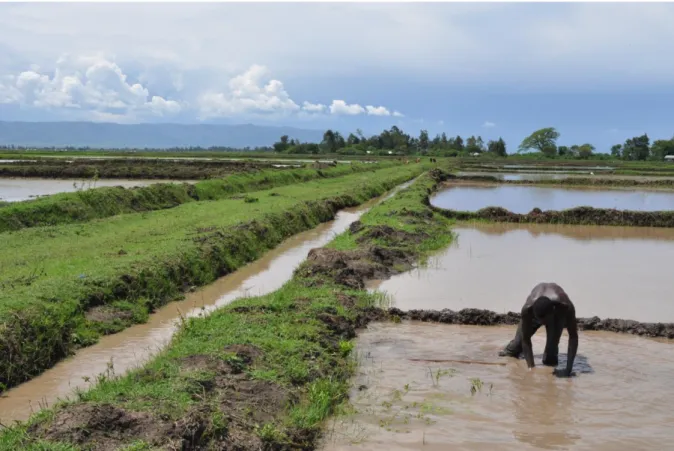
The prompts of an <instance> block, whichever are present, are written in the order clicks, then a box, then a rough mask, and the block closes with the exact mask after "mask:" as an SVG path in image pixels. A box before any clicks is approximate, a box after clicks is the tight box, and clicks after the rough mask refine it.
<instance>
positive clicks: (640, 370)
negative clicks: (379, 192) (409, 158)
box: [322, 186, 674, 451]
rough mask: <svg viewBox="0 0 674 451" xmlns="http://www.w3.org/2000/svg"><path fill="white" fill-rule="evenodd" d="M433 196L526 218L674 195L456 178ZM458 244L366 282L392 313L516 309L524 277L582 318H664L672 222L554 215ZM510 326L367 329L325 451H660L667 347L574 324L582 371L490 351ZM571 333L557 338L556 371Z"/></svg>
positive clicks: (487, 229)
mask: <svg viewBox="0 0 674 451" xmlns="http://www.w3.org/2000/svg"><path fill="white" fill-rule="evenodd" d="M431 202H432V203H433V205H435V206H437V207H441V208H452V209H464V210H467V211H475V210H477V209H479V208H482V207H486V206H505V207H506V208H509V209H511V210H514V211H522V212H526V211H529V210H531V208H533V207H539V208H541V209H551V208H568V207H576V206H580V205H592V206H596V207H601V206H604V207H606V206H610V207H614V206H615V207H617V208H619V209H635V210H642V211H648V210H656V209H662V210H674V193H672V194H662V193H650V192H649V193H641V192H635V191H618V190H606V189H604V190H603V191H600V190H568V189H560V188H547V187H546V188H537V187H520V186H498V187H496V188H482V187H478V188H473V187H464V186H460V187H452V188H449V189H446V190H444V191H442V192H439V193H437V195H435V196H434V197H433V198H432V200H431ZM453 230H454V232H455V233H456V239H455V240H454V242H453V244H452V245H451V246H450V247H449V248H447V249H444V250H442V251H440V252H437V253H435V254H434V255H433V256H432V257H431V258H430V260H429V262H428V264H426V265H424V266H423V267H418V268H416V269H414V270H412V271H409V272H406V273H403V274H399V275H396V276H393V277H392V278H390V279H387V280H384V281H371V282H370V283H369V286H368V288H369V289H377V290H379V291H383V292H385V293H387V294H388V296H389V299H390V302H391V304H392V307H396V308H398V309H400V310H403V311H407V310H411V309H419V310H421V309H432V310H441V309H451V310H454V311H458V310H461V309H463V308H478V309H488V310H492V311H495V312H498V313H506V312H508V311H512V312H519V310H520V309H521V307H522V304H523V303H524V300H525V298H526V296H527V295H528V294H529V292H530V290H531V289H532V288H533V286H534V285H535V284H537V283H539V282H542V281H554V282H557V283H559V284H560V285H561V286H562V287H564V288H565V289H566V290H567V291H568V293H569V295H570V297H571V299H572V301H574V303H575V305H576V310H577V314H578V316H579V317H591V316H594V315H597V316H599V317H601V318H607V317H609V318H624V319H631V320H637V321H642V322H674V305H672V303H671V282H670V281H671V275H670V270H669V268H670V266H671V261H672V260H671V259H672V256H673V255H674V229H671V228H647V227H608V226H575V225H557V224H507V223H458V224H457V225H456V226H455V227H454V228H453ZM514 333H515V326H490V327H479V326H467V325H447V324H438V323H433V322H418V321H408V320H405V321H403V322H402V324H395V323H392V322H389V323H376V324H371V325H369V326H368V328H367V329H366V330H364V331H362V332H361V333H360V334H359V335H358V338H357V339H356V351H355V354H356V355H355V358H356V360H357V361H358V363H359V367H358V371H357V374H356V376H355V377H354V380H353V383H352V389H351V394H350V396H351V399H350V401H351V411H348V412H347V413H346V414H343V415H340V416H337V417H335V418H334V419H333V420H332V421H331V423H330V424H329V425H328V426H327V428H326V429H327V430H326V436H325V437H324V441H323V444H322V449H323V450H325V451H338V450H339V451H342V450H354V449H355V450H412V449H414V450H416V449H424V450H425V449H428V450H445V449H452V450H471V451H480V450H493V449H499V450H518V451H519V450H534V449H536V450H540V449H555V450H557V449H558V450H611V451H613V450H633V449H639V450H653V451H655V450H663V449H669V448H671V443H672V440H674V432H673V431H672V429H671V424H672V422H674V410H672V408H671V406H672V404H674V389H672V386H671V374H672V371H674V343H672V341H671V340H667V339H664V338H645V337H639V336H635V335H629V334H618V333H612V332H598V331H581V332H580V345H579V351H578V352H579V354H578V356H577V358H576V361H575V364H574V371H575V372H576V374H577V377H573V378H570V379H569V378H557V377H555V376H553V374H552V369H551V368H550V367H545V366H543V365H542V364H541V358H542V356H541V354H542V351H543V348H544V347H545V330H544V328H542V329H541V330H540V331H539V332H538V333H537V334H536V335H535V336H534V338H533V346H534V353H535V360H536V364H537V367H536V368H535V369H534V370H533V371H531V372H528V371H527V370H526V364H525V362H524V361H523V360H518V359H513V358H506V357H499V356H498V352H499V351H500V350H501V349H502V348H503V347H504V346H505V345H506V344H507V343H508V341H510V340H511V339H512V338H513V336H514ZM566 346H567V335H566V333H564V334H563V336H562V341H561V343H560V363H559V366H560V367H563V366H564V365H565V364H566Z"/></svg>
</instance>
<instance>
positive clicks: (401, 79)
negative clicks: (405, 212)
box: [0, 3, 674, 151]
mask: <svg viewBox="0 0 674 451" xmlns="http://www.w3.org/2000/svg"><path fill="white" fill-rule="evenodd" d="M672 23H674V4H667V3H425V4H422V3H285V4H284V3H267V4H261V3H199V4H197V3H194V4H189V3H164V4H161V3H143V4H130V3H118V4H115V3H106V4H103V3H100V4H97V3H87V4H81V3H60V4H55V3H41V4H33V3H3V4H0V120H12V121H19V120H21V121H24V120H27V121H56V120H84V121H102V122H119V123H139V122H174V123H175V122H179V123H203V122H206V123H228V124H240V123H252V124H260V125H290V126H296V127H301V128H310V129H326V128H332V129H336V130H340V131H343V132H349V131H355V130H356V129H357V128H360V129H361V130H363V131H364V132H365V133H366V134H372V133H378V132H380V131H381V130H382V129H384V128H390V127H391V126H392V125H397V126H398V127H401V128H402V129H403V130H405V131H407V132H408V133H412V134H418V132H419V131H420V130H421V129H426V130H428V131H429V132H430V133H431V134H432V135H433V134H435V133H440V132H446V133H447V134H448V135H450V136H454V135H457V134H460V135H462V136H464V137H465V136H469V135H473V134H474V135H481V136H482V137H483V138H484V139H485V141H486V140H488V139H497V138H498V137H503V138H504V139H505V140H506V142H507V144H508V150H509V151H514V150H515V149H516V148H517V146H518V144H519V142H521V140H522V139H523V138H524V137H525V136H527V135H528V134H529V133H531V132H532V131H534V130H536V129H538V128H542V127H555V128H557V130H558V131H559V132H560V134H561V137H560V139H559V141H558V144H560V145H572V144H583V143H586V142H589V143H592V144H594V145H595V146H596V148H597V150H598V151H608V150H609V149H610V146H611V145H612V144H615V143H620V142H623V141H624V140H625V139H626V138H629V137H632V136H635V135H640V134H643V133H645V132H646V133H648V134H649V136H650V137H651V139H652V140H653V139H669V138H671V137H672V136H674V108H672V105H674V58H672V49H674V26H672V25H671V24H672Z"/></svg>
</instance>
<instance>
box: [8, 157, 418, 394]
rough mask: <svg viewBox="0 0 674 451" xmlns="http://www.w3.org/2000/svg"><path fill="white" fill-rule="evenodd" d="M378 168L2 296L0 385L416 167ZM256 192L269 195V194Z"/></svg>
mask: <svg viewBox="0 0 674 451" xmlns="http://www.w3.org/2000/svg"><path fill="white" fill-rule="evenodd" d="M384 172H385V173H384V174H381V175H378V176H375V177H369V178H367V180H361V181H359V182H358V183H357V184H356V186H354V182H355V181H356V180H355V179H353V181H352V182H349V180H351V179H349V178H347V179H346V180H345V181H344V182H343V183H341V182H340V183H339V184H338V185H339V186H338V187H337V188H332V189H331V190H332V192H333V193H334V192H335V191H338V192H342V193H343V194H340V195H335V194H332V195H331V196H326V197H325V198H323V199H320V200H315V201H307V202H301V201H296V202H294V206H293V207H289V208H288V209H287V210H285V211H284V210H281V211H276V212H270V213H267V214H264V213H262V214H260V213H257V215H256V216H257V217H258V219H255V220H249V221H247V222H242V223H239V224H234V226H232V227H228V228H225V229H223V228H220V227H216V226H212V227H206V228H204V227H200V228H197V230H196V231H192V232H190V233H188V234H187V236H184V237H182V238H181V237H177V239H178V240H179V241H180V242H181V243H186V244H181V247H180V248H178V249H177V250H175V251H173V252H172V253H169V254H168V255H164V256H163V257H162V258H161V259H159V260H157V261H146V262H144V263H135V264H131V265H130V266H128V267H124V266H121V267H119V268H118V269H119V271H117V272H113V273H111V274H108V275H107V276H105V277H103V276H98V277H91V278H90V279H91V280H89V278H84V279H78V278H74V279H75V280H74V281H73V280H69V279H71V278H59V280H58V281H57V282H58V283H60V284H61V285H62V286H61V287H59V286H58V285H57V284H56V285H55V283H51V284H50V283H49V281H47V280H45V281H44V282H43V283H42V285H44V286H45V289H44V290H46V291H45V292H46V293H48V296H50V300H51V302H49V301H43V300H42V296H44V295H41V296H38V297H37V299H35V298H34V296H37V295H40V294H41V293H40V292H38V293H37V295H36V294H33V295H32V296H33V297H30V298H27V299H26V300H25V301H24V302H22V303H19V302H18V299H17V298H18V297H19V296H18V295H17V296H15V297H11V298H9V299H8V300H7V301H6V302H8V303H12V302H13V303H14V304H16V305H15V306H14V307H9V308H8V307H5V309H4V310H5V311H4V312H3V313H2V317H1V318H0V355H5V356H9V358H6V359H2V360H0V390H2V389H6V388H9V387H12V386H15V385H17V384H19V383H21V382H24V381H26V380H29V379H31V378H32V377H34V376H36V375H38V374H40V373H41V372H42V371H43V370H45V369H47V368H50V367H51V366H53V365H54V364H55V363H56V362H58V361H60V360H62V359H63V358H65V357H66V356H68V355H69V354H70V353H71V352H73V351H74V350H75V349H77V348H79V347H83V346H88V345H91V344H93V343H95V342H96V340H97V338H98V337H99V336H101V335H104V334H110V333H115V332H118V331H119V330H122V329H124V328H126V327H128V326H130V325H131V324H133V323H137V322H142V321H144V320H146V318H147V314H148V312H152V311H154V310H155V309H156V308H158V307H159V306H161V305H164V304H166V303H167V302H169V301H172V300H175V299H176V298H177V297H179V296H181V295H182V294H183V293H184V292H187V291H189V290H191V289H193V287H198V286H203V285H205V284H208V283H211V282H212V281H214V280H215V279H217V278H218V277H222V276H224V275H226V274H229V273H231V272H232V271H234V270H236V269H238V268H240V267H242V266H243V265H245V264H246V263H248V262H251V261H253V260H255V259H257V258H258V257H259V256H261V255H262V254H263V253H264V252H265V251H267V250H269V249H272V248H274V247H276V246H277V245H278V244H280V243H281V242H282V241H283V240H284V239H286V238H288V237H290V236H292V235H294V234H296V233H299V232H301V231H304V230H308V229H311V228H313V227H315V226H316V225H318V224H320V223H322V222H326V221H330V220H332V219H334V217H335V214H336V213H337V211H339V210H341V209H343V208H347V207H354V206H357V205H359V204H361V203H363V202H365V201H367V200H369V199H371V198H374V197H377V196H380V195H381V194H383V193H384V192H386V191H388V190H390V189H392V188H394V187H395V186H397V185H399V184H401V183H404V182H406V181H408V180H410V179H412V178H414V177H416V176H417V175H418V174H419V173H420V172H421V168H405V169H403V168H401V169H400V170H398V169H397V168H396V169H392V170H391V172H386V171H384ZM342 185H343V186H342ZM288 189H290V188H288ZM326 189H327V188H326ZM345 191H348V192H349V194H346V193H345ZM293 193H294V191H293ZM262 194H264V195H266V196H267V197H269V193H265V192H262ZM291 194H292V193H291ZM307 195H309V194H306V193H305V197H306V196H307ZM313 196H316V197H318V196H325V194H321V193H320V191H317V192H316V194H315V195H311V196H310V197H313ZM266 202H267V203H269V202H271V201H266ZM291 203H293V202H291ZM254 205H257V204H254ZM251 208H254V207H251ZM277 210H278V209H277ZM110 258H114V256H113V257H110ZM35 284H37V283H34V285H35ZM68 286H70V288H68ZM59 288H61V289H60V290H59ZM17 289H18V290H21V287H19V288H17ZM44 290H43V291H44ZM20 293H21V292H20ZM7 296H9V295H7ZM24 296H25V295H24Z"/></svg>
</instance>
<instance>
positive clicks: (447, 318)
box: [387, 308, 674, 339]
mask: <svg viewBox="0 0 674 451" xmlns="http://www.w3.org/2000/svg"><path fill="white" fill-rule="evenodd" d="M387 313H388V315H390V316H391V317H392V318H395V319H396V320H397V319H400V320H411V321H423V322H432V323H443V324H463V325H469V326H503V325H516V324H518V323H519V321H520V314H519V313H515V312H508V313H496V312H493V311H491V310H482V309H472V308H468V309H462V310H459V311H452V310H448V309H445V310H408V311H402V310H400V309H398V308H391V309H389V310H388V312H387ZM578 328H579V329H580V330H597V331H607V332H618V333H624V334H632V335H639V336H643V337H662V338H670V339H671V338H674V323H640V322H638V321H632V320H629V319H614V318H605V319H601V318H599V317H597V316H595V317H592V318H578Z"/></svg>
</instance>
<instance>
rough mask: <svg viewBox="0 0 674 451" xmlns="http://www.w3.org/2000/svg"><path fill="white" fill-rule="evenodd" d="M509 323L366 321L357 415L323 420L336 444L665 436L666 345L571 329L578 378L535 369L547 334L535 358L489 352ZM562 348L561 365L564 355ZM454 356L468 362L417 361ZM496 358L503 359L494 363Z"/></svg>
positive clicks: (568, 442)
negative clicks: (576, 339)
mask: <svg viewBox="0 0 674 451" xmlns="http://www.w3.org/2000/svg"><path fill="white" fill-rule="evenodd" d="M514 332H515V328H514V327H482V328H481V327H475V326H453V325H452V326H450V325H439V324H430V323H418V322H404V323H402V324H392V323H378V324H371V325H370V326H368V328H367V330H365V331H362V332H361V333H360V335H359V337H358V339H357V346H356V353H357V356H358V357H357V358H358V361H359V364H360V365H359V368H358V370H357V372H358V374H357V376H356V377H355V378H354V381H353V388H352V391H351V404H352V408H353V409H355V413H352V414H350V415H343V416H338V417H336V418H335V419H334V420H332V421H331V423H330V424H329V425H328V427H327V431H326V437H325V439H324V444H323V447H322V448H323V449H324V450H327V451H337V450H350V449H362V450H412V449H415V450H416V449H429V450H446V449H451V450H471V451H474V450H490V451H491V450H494V449H498V450H522V449H560V450H611V451H613V450H628V449H629V450H632V449H639V450H663V449H669V447H670V446H671V441H672V440H673V439H674V432H673V431H672V429H671V426H670V425H671V424H672V422H673V421H674V411H673V410H672V409H671V405H672V403H674V390H672V388H671V382H670V381H671V376H670V375H671V372H672V371H673V370H674V347H672V345H671V344H670V343H666V342H662V341H656V340H649V339H644V338H638V337H634V336H627V335H618V334H611V333H601V332H581V335H580V345H579V350H578V352H579V356H578V357H577V359H576V364H575V365H574V367H575V370H576V371H577V372H578V373H579V375H578V376H577V377H574V378H571V379H561V378H557V377H555V376H553V375H552V374H551V372H552V369H551V368H550V367H544V366H542V364H541V355H540V354H541V352H542V350H543V348H544V346H545V333H544V329H541V330H540V331H539V332H538V333H537V334H536V335H535V336H534V338H533V346H534V353H535V355H536V364H537V365H538V366H537V367H536V368H535V369H534V370H533V371H531V372H529V371H527V369H526V364H525V362H524V361H523V360H516V359H512V358H505V357H498V351H499V350H500V349H502V347H503V346H504V345H505V344H506V343H507V342H508V341H509V340H510V339H511V338H512V336H513V334H514ZM566 344H567V341H566V333H565V334H564V336H563V337H562V342H561V343H560V352H561V353H563V354H564V355H560V364H563V363H564V362H563V360H564V359H563V357H564V358H565V353H566ZM424 359H426V360H464V361H470V362H473V363H457V362H445V363H443V362H440V363H437V362H423V361H418V360H424ZM502 363H505V365H500V364H502Z"/></svg>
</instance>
